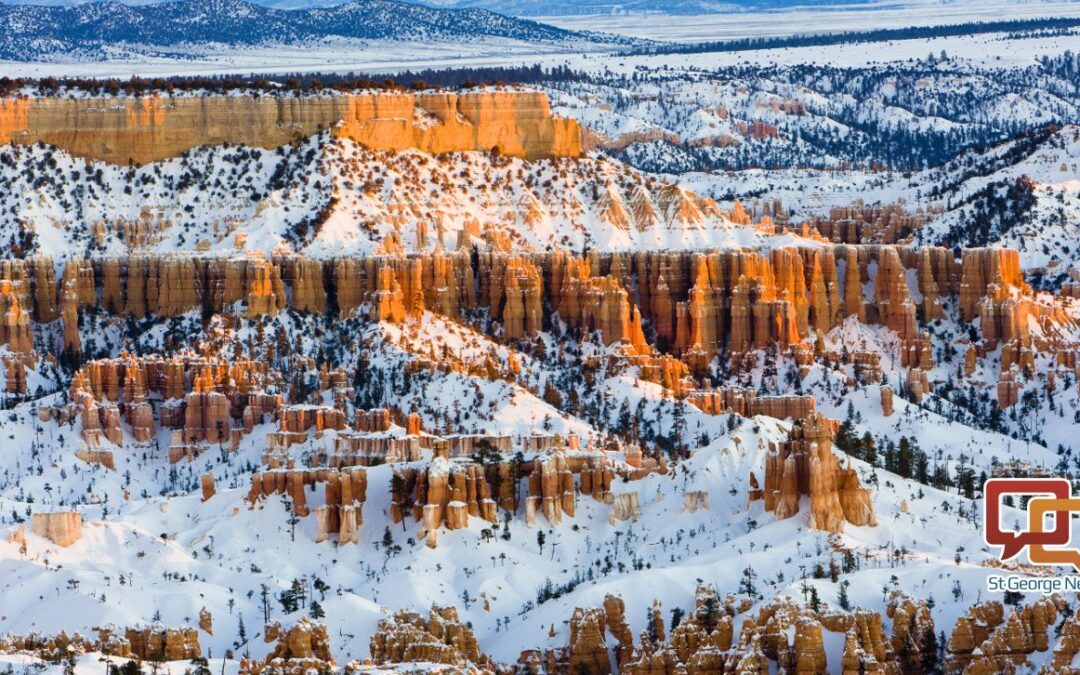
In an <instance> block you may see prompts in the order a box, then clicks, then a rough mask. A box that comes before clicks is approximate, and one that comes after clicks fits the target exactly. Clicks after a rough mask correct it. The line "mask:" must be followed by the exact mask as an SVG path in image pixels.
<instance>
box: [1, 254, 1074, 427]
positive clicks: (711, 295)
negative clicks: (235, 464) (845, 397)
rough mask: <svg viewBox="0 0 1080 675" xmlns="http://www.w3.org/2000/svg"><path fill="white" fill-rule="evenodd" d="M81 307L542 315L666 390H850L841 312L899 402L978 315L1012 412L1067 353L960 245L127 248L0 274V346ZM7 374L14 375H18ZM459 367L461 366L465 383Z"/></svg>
mask: <svg viewBox="0 0 1080 675" xmlns="http://www.w3.org/2000/svg"><path fill="white" fill-rule="evenodd" d="M90 308H95V309H93V311H101V310H104V311H105V312H106V313H109V314H114V315H120V316H130V317H134V318H143V317H146V316H157V317H175V316H179V315H181V314H185V313H188V312H201V313H202V314H203V315H204V316H208V315H210V314H215V313H226V314H230V313H239V314H243V315H246V316H247V317H248V318H256V317H259V316H265V315H274V314H276V313H278V312H280V311H282V310H284V309H287V308H291V309H293V310H295V311H300V312H311V313H317V314H332V315H337V316H342V317H345V316H349V315H350V314H352V313H354V312H356V311H364V312H366V313H367V315H368V316H369V317H370V318H373V319H378V320H382V321H390V322H394V323H400V322H402V321H404V320H405V318H406V317H407V316H417V315H419V314H420V313H422V312H424V311H432V312H435V313H438V314H442V315H444V316H447V317H450V318H452V319H455V320H457V319H461V318H463V317H467V316H469V315H470V313H471V312H473V311H474V310H477V309H486V310H487V311H488V313H489V314H490V316H491V317H492V319H493V320H494V321H495V322H496V326H497V329H496V330H497V331H498V330H499V329H501V333H502V336H503V337H505V338H509V339H531V338H535V337H536V336H537V335H538V334H539V332H540V330H541V327H542V326H543V325H544V324H545V322H546V321H549V320H550V319H551V317H552V316H553V315H554V314H557V315H558V318H559V319H560V320H561V321H562V322H564V323H565V324H566V325H567V326H568V327H570V328H572V329H575V330H580V331H581V332H582V333H585V334H593V335H595V336H597V337H598V338H600V340H601V341H602V342H603V343H604V344H606V345H616V344H618V345H621V347H622V348H621V349H620V350H617V352H616V353H615V354H616V355H615V356H614V357H613V358H614V360H615V365H616V366H618V367H622V368H637V369H638V372H639V374H640V375H639V376H640V377H641V378H642V379H645V380H648V381H652V382H657V383H660V384H662V385H664V386H665V387H667V388H669V389H671V390H673V391H674V392H676V393H677V394H678V395H680V396H682V395H686V394H690V393H691V392H692V389H693V386H694V385H693V382H691V381H690V379H689V377H688V376H690V375H694V376H698V377H700V376H702V375H703V374H704V373H705V372H706V371H707V369H708V367H709V364H710V363H711V362H712V359H713V357H714V356H716V355H718V354H722V355H725V356H727V357H729V358H730V359H731V363H732V365H733V366H735V367H736V368H741V367H742V366H741V364H743V363H748V362H751V361H753V360H754V359H755V358H756V357H755V353H756V352H757V351H758V350H764V349H772V348H774V347H779V348H780V350H781V351H784V352H787V353H790V354H791V355H792V356H793V357H794V358H795V360H796V362H797V363H798V364H799V366H800V367H809V366H810V365H811V364H812V363H813V362H814V360H815V359H816V358H821V359H825V360H827V361H832V362H837V363H838V362H840V361H844V362H845V363H853V364H855V366H856V368H855V370H856V377H857V378H858V379H859V380H860V381H862V382H865V383H874V382H878V381H880V379H881V374H882V368H881V355H880V354H877V353H874V352H870V351H852V352H844V353H833V352H830V351H829V350H828V349H827V346H826V343H825V341H824V339H823V335H824V334H825V333H828V332H829V331H830V330H832V329H834V328H836V327H838V326H839V325H840V324H841V323H842V322H844V321H846V320H848V319H849V318H853V319H855V320H858V321H860V322H862V323H867V324H877V325H883V326H885V327H887V328H889V329H891V330H893V331H894V332H895V333H896V335H897V337H898V338H899V344H898V348H899V353H898V354H897V356H898V357H899V363H900V365H901V366H903V367H905V368H907V369H908V373H907V375H906V381H905V390H906V391H908V392H910V394H911V397H912V398H913V399H914V400H915V401H919V400H921V398H922V397H923V396H924V395H926V394H927V393H930V392H931V391H932V389H933V386H934V383H933V382H932V381H931V378H930V377H929V373H930V370H931V368H932V367H933V365H934V363H933V350H932V342H931V339H930V335H929V333H928V332H927V331H925V330H924V329H923V327H924V326H925V324H926V322H928V321H932V320H935V319H938V318H942V317H943V316H944V312H945V310H946V308H956V309H957V310H958V312H959V316H960V317H961V318H962V319H963V320H965V321H971V320H972V319H976V318H977V319H979V322H978V327H979V328H978V333H979V336H978V338H977V339H976V341H975V342H974V343H970V342H969V343H967V344H961V348H966V349H967V354H968V355H967V356H965V363H968V362H970V363H969V364H968V367H966V368H965V375H969V376H970V375H971V374H972V373H973V372H974V365H975V363H974V362H975V359H976V357H977V356H986V355H987V354H990V353H992V352H993V350H994V349H996V348H997V347H999V346H1000V347H1001V352H1000V353H1001V378H1002V379H1001V383H1002V384H1001V386H1000V387H999V403H1000V405H1001V407H1008V406H1009V405H1011V404H1014V403H1015V402H1016V399H1017V397H1018V395H1019V391H1020V390H1021V389H1022V388H1023V380H1022V379H1020V376H1024V377H1025V378H1030V376H1031V374H1032V371H1033V369H1034V364H1035V358H1034V357H1035V355H1036V354H1037V353H1047V352H1049V353H1053V354H1055V355H1057V356H1058V357H1060V358H1059V361H1060V362H1061V364H1062V365H1065V366H1068V367H1075V365H1076V364H1073V365H1070V363H1072V361H1075V359H1071V357H1070V354H1072V353H1073V352H1074V351H1076V350H1077V345H1076V344H1075V343H1073V342H1071V341H1070V338H1069V335H1070V333H1071V331H1066V330H1062V328H1063V327H1065V326H1070V325H1071V324H1072V322H1073V320H1072V319H1071V318H1070V317H1069V316H1068V315H1067V313H1066V312H1065V311H1064V310H1063V309H1062V308H1061V307H1060V306H1058V305H1055V304H1054V303H1053V302H1052V301H1051V300H1050V299H1048V298H1045V297H1039V296H1037V295H1035V294H1034V293H1033V292H1032V290H1031V288H1030V287H1029V286H1028V285H1027V284H1026V283H1025V282H1024V280H1023V277H1022V275H1021V273H1020V270H1019V267H1018V256H1017V253H1016V251H1013V250H1009V249H968V250H965V251H964V252H963V255H962V258H961V259H957V258H956V257H954V255H953V253H952V252H951V251H949V250H947V249H944V248H937V247H928V248H922V249H909V248H904V247H899V246H892V245H858V246H853V245H818V246H804V247H783V248H777V249H773V250H771V251H756V250H750V249H734V250H725V251H714V252H686V251H684V252H637V253H607V254H602V253H597V252H592V253H589V254H586V255H583V256H575V255H573V254H570V253H567V252H563V251H555V252H551V253H535V254H511V253H501V252H494V251H464V250H463V251H458V252H441V251H437V252H434V253H430V254H417V255H377V256H367V257H349V258H330V259H312V258H305V257H299V256H275V257H273V258H270V259H266V258H262V257H258V256H243V257H236V258H224V257H210V256H181V255H156V256H155V255H147V254H135V255H131V256H128V257H126V258H98V259H93V260H78V259H74V260H70V261H68V262H67V263H66V265H65V266H64V267H63V268H62V269H60V268H58V267H57V266H56V265H55V264H54V263H53V261H51V260H49V259H48V258H40V257H39V258H32V259H27V260H5V261H2V264H0V310H6V312H5V313H4V314H3V316H4V318H5V321H4V322H0V323H2V324H3V325H0V344H7V345H8V346H9V350H10V351H11V352H15V353H20V354H26V355H28V356H32V355H33V348H34V345H33V338H34V335H33V330H32V328H33V326H34V324H35V323H48V322H51V321H56V320H59V321H61V322H62V323H63V329H64V330H63V335H62V340H63V345H64V348H65V352H69V353H70V354H72V355H74V356H76V357H77V356H78V353H79V350H80V347H81V344H82V339H81V337H80V335H79V329H78V323H79V317H80V316H81V315H82V314H84V313H85V312H86V311H91V310H90ZM1070 359H1071V360H1070ZM5 365H6V366H8V368H7V369H8V370H10V371H12V372H13V373H14V374H15V375H16V376H18V374H19V367H18V364H16V363H11V364H5ZM469 367H470V366H469V365H468V364H460V368H461V369H462V370H463V372H464V371H465V370H467V369H468V368H469ZM1014 370H1015V371H1016V372H1013V371H1014ZM22 379H25V378H22ZM11 381H12V382H13V383H14V384H15V385H18V384H19V382H20V381H22V380H20V378H18V377H15V378H13V379H12V380H11ZM94 393H95V396H94V398H95V399H98V400H100V396H98V395H97V394H98V392H97V391H95V392H94ZM195 393H196V394H200V395H201V397H196V398H195V399H192V400H191V401H188V403H189V404H194V405H193V406H189V407H188V408H187V409H186V410H185V411H184V412H185V413H187V412H188V411H190V414H191V415H195V416H198V415H200V414H203V415H209V416H210V417H209V418H207V419H209V421H210V422H209V423H205V424H204V423H197V422H199V420H197V419H194V420H192V423H191V424H187V425H183V424H180V425H175V427H176V428H179V427H183V426H188V427H191V426H196V427H199V428H200V429H202V431H201V432H199V434H198V438H195V439H194V440H195V441H199V440H207V439H209V438H211V437H214V438H215V440H213V441H211V442H217V441H219V440H221V439H220V438H217V437H216V435H215V434H216V432H215V428H214V425H213V422H214V420H215V419H218V418H220V417H221V414H220V410H218V409H217V408H215V407H214V406H215V405H218V406H220V405H221V404H222V402H221V401H219V400H217V399H216V398H215V397H214V396H212V395H210V394H212V392H208V391H207V392H195ZM203 394H205V395H203ZM109 398H110V399H111V400H115V399H114V398H113V397H111V396H110V397H109ZM167 398H168V397H167ZM196 399H197V400H196ZM691 400H692V402H694V403H695V404H696V405H698V406H699V407H701V408H702V409H703V410H705V411H707V412H712V413H717V412H722V411H724V410H733V411H739V410H745V412H746V414H756V413H755V410H756V411H757V412H760V413H764V414H773V415H776V416H780V417H789V416H790V417H802V416H804V415H805V414H806V413H807V412H809V411H810V410H812V407H810V406H811V404H810V402H809V401H806V402H804V403H803V404H800V405H795V402H794V401H790V400H789V401H767V400H764V399H763V400H761V401H754V402H751V401H749V400H746V396H743V395H742V394H740V393H739V392H706V393H704V394H700V395H693V396H692V398H691ZM785 406H787V407H785ZM200 411H202V412H201V413H200ZM103 414H104V413H103ZM204 421H205V420H204ZM103 423H104V420H103ZM196 423H197V424H196ZM284 431H287V430H284ZM188 442H191V441H190V440H185V439H181V443H180V445H183V444H184V443H188Z"/></svg>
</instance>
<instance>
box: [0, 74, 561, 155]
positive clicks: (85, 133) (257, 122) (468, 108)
mask: <svg viewBox="0 0 1080 675" xmlns="http://www.w3.org/2000/svg"><path fill="white" fill-rule="evenodd" d="M326 130H332V131H333V133H334V135H336V136H340V137H343V138H348V139H351V140H353V141H355V142H357V143H360V144H363V145H366V146H368V147H369V148H371V149H373V150H389V151H402V150H407V149H417V150H421V151H423V152H427V153H431V154H439V153H443V152H459V151H468V150H481V151H488V150H494V149H497V150H498V151H499V152H501V153H503V154H506V155H513V156H516V157H524V158H527V159H540V158H550V157H577V156H579V155H580V154H581V130H580V128H579V127H578V125H577V123H576V122H575V121H573V120H570V119H563V118H557V117H554V116H552V114H551V107H550V105H549V103H548V100H547V96H546V95H544V94H541V93H538V92H525V91H477V92H463V93H441V92H440V93H421V94H412V93H404V92H362V93H356V94H351V95H335V96H296V97H294V96H288V95H281V96H266V95H262V96H254V95H249V96H228V97H221V96H203V97H171V96H147V97H139V98H134V97H121V98H112V99H81V98H59V99H58V98H7V99H0V143H23V144H34V143H38V142H41V143H45V144H48V145H55V146H58V147H60V148H62V149H64V150H66V151H68V152H70V153H71V154H73V155H75V156H77V157H85V158H87V159H98V160H102V161H106V162H110V163H113V164H122V165H126V164H128V163H132V162H133V163H135V164H145V163H147V162H153V161H158V160H161V159H166V158H169V157H177V156H179V155H181V154H183V153H184V152H186V151H187V150H190V149H192V148H194V147H197V146H200V145H221V144H224V143H229V144H234V145H248V146H256V147H262V148H275V147H278V146H281V145H287V144H289V143H292V142H294V141H296V140H298V139H301V138H305V137H308V136H312V135H314V134H317V133H319V132H322V131H326Z"/></svg>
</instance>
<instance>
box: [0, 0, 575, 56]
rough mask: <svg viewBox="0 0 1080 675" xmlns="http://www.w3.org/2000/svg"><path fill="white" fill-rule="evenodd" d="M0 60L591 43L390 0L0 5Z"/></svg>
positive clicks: (536, 27) (468, 12) (529, 25)
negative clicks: (284, 48) (256, 49)
mask: <svg viewBox="0 0 1080 675" xmlns="http://www.w3.org/2000/svg"><path fill="white" fill-rule="evenodd" d="M0 35H3V38H0V58H2V59H7V60H12V61H37V60H48V59H50V58H54V57H58V56H63V57H64V58H71V57H74V56H76V55H80V56H81V57H82V58H83V59H89V60H103V59H107V58H109V57H110V53H112V52H116V51H122V50H123V48H124V47H125V46H126V47H127V48H128V49H133V50H136V51H139V50H142V51H143V52H144V53H145V54H146V55H147V56H154V55H157V56H161V55H164V54H168V53H172V54H174V55H180V54H182V53H183V52H184V51H185V50H190V49H192V48H198V47H199V46H211V45H213V46H217V47H231V48H237V47H252V46H266V45H272V44H280V45H293V44H311V43H315V42H318V41H326V40H332V39H335V38H344V39H348V40H402V39H407V40H419V41H425V40H428V41H441V42H445V41H450V40H456V41H468V40H470V39H479V38H504V39H512V40H521V41H527V42H567V41H571V40H585V41H588V40H590V39H592V38H589V37H585V36H581V35H579V34H575V33H572V32H570V31H566V30H562V29H559V28H554V27H552V26H547V25H544V24H540V23H536V22H533V21H528V20H523V19H514V18H509V17H506V16H503V15H500V14H495V13H493V12H489V11H486V10H481V9H461V10H453V9H433V8H430V7H425V6H422V5H415V4H408V3H403V2H395V1H393V0H357V1H356V2H350V3H347V4H343V5H338V6H334V7H326V8H322V7H317V8H311V9H298V10H279V9H273V8H269V7H265V6H262V5H257V4H252V3H250V2H246V1H245V0H209V1H206V2H203V1H196V0H177V1H175V2H165V3H157V4H150V5H124V4H120V3H116V2H95V3H88V4H79V5H75V6H72V7H44V6H37V5H0Z"/></svg>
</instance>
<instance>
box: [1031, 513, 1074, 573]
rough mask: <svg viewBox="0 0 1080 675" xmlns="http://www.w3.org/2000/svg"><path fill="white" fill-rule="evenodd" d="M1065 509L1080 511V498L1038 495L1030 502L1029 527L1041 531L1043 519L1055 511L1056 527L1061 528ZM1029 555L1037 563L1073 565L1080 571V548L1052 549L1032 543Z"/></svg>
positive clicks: (1033, 530)
mask: <svg viewBox="0 0 1080 675" xmlns="http://www.w3.org/2000/svg"><path fill="white" fill-rule="evenodd" d="M1063 510H1068V511H1069V512H1072V511H1080V499H1076V498H1072V499H1046V498H1045V497H1036V498H1034V499H1032V500H1031V501H1030V502H1028V529H1029V530H1031V532H1032V533H1041V532H1042V528H1043V520H1044V519H1045V517H1046V514H1047V513H1049V512H1050V511H1054V512H1055V513H1056V514H1057V515H1055V516H1054V519H1055V523H1054V527H1055V529H1060V528H1061V515H1060V514H1061V512H1062V511H1063ZM1028 557H1029V558H1031V562H1033V563H1035V564H1037V565H1072V566H1073V567H1074V568H1075V569H1076V570H1077V571H1080V550H1077V549H1075V548H1066V549H1058V550H1050V549H1048V548H1046V546H1044V545H1042V544H1032V545H1031V546H1030V547H1029V548H1028Z"/></svg>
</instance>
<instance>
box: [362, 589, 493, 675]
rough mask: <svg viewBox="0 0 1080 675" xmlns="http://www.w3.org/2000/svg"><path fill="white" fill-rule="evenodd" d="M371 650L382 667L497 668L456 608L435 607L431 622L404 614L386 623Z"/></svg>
mask: <svg viewBox="0 0 1080 675" xmlns="http://www.w3.org/2000/svg"><path fill="white" fill-rule="evenodd" d="M370 647H371V659H372V661H374V662H375V663H376V664H380V665H381V664H395V663H416V662H423V663H440V664H446V665H459V666H463V665H466V664H468V665H472V666H475V667H480V668H488V669H492V668H493V664H492V663H491V662H490V660H489V659H488V657H487V656H485V655H484V654H483V652H481V651H480V646H479V644H478V643H477V641H476V635H475V634H473V631H472V628H470V627H469V626H468V625H466V624H464V623H462V622H461V620H460V619H459V618H458V613H457V609H456V608H454V607H437V606H434V605H433V606H432V607H431V611H430V612H429V613H428V616H427V618H424V617H423V616H422V615H421V614H418V613H416V612H408V611H401V612H398V613H397V614H394V615H393V616H391V617H389V618H386V619H382V620H381V621H379V626H378V628H377V629H376V631H375V634H374V635H372V636H371V644H370Z"/></svg>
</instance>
